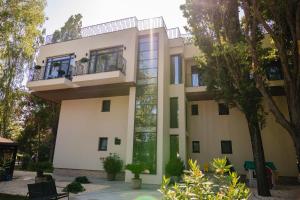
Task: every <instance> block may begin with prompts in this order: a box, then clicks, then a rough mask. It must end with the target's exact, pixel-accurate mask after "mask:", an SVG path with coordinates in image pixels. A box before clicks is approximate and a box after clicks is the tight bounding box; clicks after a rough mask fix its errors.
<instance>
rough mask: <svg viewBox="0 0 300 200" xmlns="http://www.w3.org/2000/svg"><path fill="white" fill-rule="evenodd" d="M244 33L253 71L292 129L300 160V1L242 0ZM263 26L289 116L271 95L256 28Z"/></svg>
mask: <svg viewBox="0 0 300 200" xmlns="http://www.w3.org/2000/svg"><path fill="white" fill-rule="evenodd" d="M242 8H243V11H244V13H245V21H246V23H245V33H246V36H247V42H248V45H249V46H250V51H249V52H250V54H251V56H252V64H253V72H254V77H255V81H256V85H257V88H258V89H259V91H260V93H261V94H262V95H263V97H264V98H265V99H266V102H267V103H268V106H269V110H270V111H271V113H272V114H273V115H274V116H275V119H276V121H277V122H278V123H279V124H280V125H281V126H282V127H283V128H284V129H285V130H286V131H287V132H288V133H289V135H290V136H291V138H292V140H293V143H294V146H295V149H296V156H297V161H298V164H300V103H299V102H300V42H299V41H300V1H299V0H286V1H282V0H272V1H271V0H266V1H256V0H249V1H248V0H247V1H246V0H243V1H242ZM258 28H262V29H263V31H264V32H265V33H267V34H268V36H270V38H271V39H272V41H273V42H274V46H275V50H276V51H275V55H276V56H277V57H278V58H279V60H280V63H281V71H282V72H283V77H284V91H285V98H286V102H287V107H288V116H286V115H285V114H284V113H283V112H282V110H280V109H279V107H278V105H277V104H276V101H275V99H274V97H273V96H272V95H271V93H270V90H269V85H268V83H267V82H266V75H265V74H264V73H261V72H262V67H263V65H262V60H261V56H260V50H259V49H260V48H261V38H259V37H257V32H255V31H253V30H255V29H258Z"/></svg>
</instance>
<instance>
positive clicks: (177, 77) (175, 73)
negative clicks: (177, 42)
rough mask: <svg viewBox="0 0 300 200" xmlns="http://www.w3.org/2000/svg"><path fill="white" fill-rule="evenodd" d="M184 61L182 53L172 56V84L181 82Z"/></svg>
mask: <svg viewBox="0 0 300 200" xmlns="http://www.w3.org/2000/svg"><path fill="white" fill-rule="evenodd" d="M181 71H182V61H181V56H180V55H174V56H171V84H181V81H182V80H181V77H182V75H181V73H182V72H181Z"/></svg>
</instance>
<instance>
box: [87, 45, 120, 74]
mask: <svg viewBox="0 0 300 200" xmlns="http://www.w3.org/2000/svg"><path fill="white" fill-rule="evenodd" d="M122 54H123V47H115V48H110V49H103V50H96V51H92V52H91V56H90V66H89V73H90V74H92V73H100V72H109V71H116V70H119V68H120V67H121V66H120V64H119V63H120V61H121V59H122Z"/></svg>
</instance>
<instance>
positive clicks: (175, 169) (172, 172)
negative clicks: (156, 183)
mask: <svg viewBox="0 0 300 200" xmlns="http://www.w3.org/2000/svg"><path fill="white" fill-rule="evenodd" d="M184 168H185V167H184V163H183V161H182V160H181V159H180V158H176V159H171V160H170V161H169V162H168V163H167V165H166V174H167V176H177V177H180V176H181V175H182V174H183V170H184Z"/></svg>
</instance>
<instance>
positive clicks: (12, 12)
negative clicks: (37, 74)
mask: <svg viewBox="0 0 300 200" xmlns="http://www.w3.org/2000/svg"><path fill="white" fill-rule="evenodd" d="M45 5H46V2H45V1H44V0H28V1H0V8H1V9H0V24H1V28H0V60H1V62H0V135H2V136H5V137H12V134H13V133H15V132H18V131H19V129H20V128H19V126H20V124H19V123H18V122H19V119H18V118H17V116H18V115H17V112H18V102H19V101H20V88H21V87H22V81H23V77H24V74H25V73H24V72H25V69H26V68H25V67H26V66H28V65H31V64H32V63H33V60H34V56H35V53H36V50H37V47H38V46H39V45H40V43H41V35H42V30H41V27H42V25H43V23H44V20H45V16H44V8H45Z"/></svg>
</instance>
